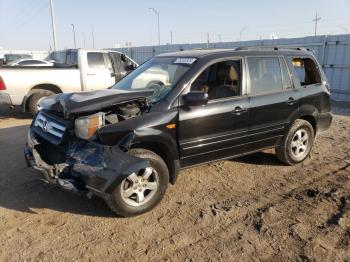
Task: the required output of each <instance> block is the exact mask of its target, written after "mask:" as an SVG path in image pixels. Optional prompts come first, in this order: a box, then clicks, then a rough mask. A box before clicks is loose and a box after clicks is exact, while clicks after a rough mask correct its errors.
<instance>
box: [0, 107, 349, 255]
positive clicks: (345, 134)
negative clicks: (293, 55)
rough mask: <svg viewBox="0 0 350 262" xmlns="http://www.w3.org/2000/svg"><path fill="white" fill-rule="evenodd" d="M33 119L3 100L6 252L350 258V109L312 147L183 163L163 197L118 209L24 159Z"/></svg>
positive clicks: (2, 247) (1, 216)
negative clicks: (295, 152) (295, 154)
mask: <svg viewBox="0 0 350 262" xmlns="http://www.w3.org/2000/svg"><path fill="white" fill-rule="evenodd" d="M29 123H30V119H28V118H26V116H24V115H22V114H20V113H15V114H14V113H13V112H8V111H6V110H4V109H0V232H1V234H0V261H56V260H57V261H66V260H84V261H134V260H138V261H256V260H264V261H271V260H273V261H287V260H289V261H290V260H292V261H350V117H349V116H335V118H334V122H333V125H332V128H331V129H330V130H329V131H327V132H325V133H322V134H321V135H319V136H318V138H317V140H316V144H315V147H314V149H313V151H312V154H311V157H310V158H309V159H307V160H306V161H305V162H304V163H303V164H300V165H298V166H294V167H288V166H284V165H282V164H281V163H280V162H278V160H277V159H276V157H275V155H274V154H273V151H272V150H268V151H265V152H262V153H257V154H254V155H251V156H246V157H242V158H238V159H235V160H229V161H220V162H216V163H212V164H208V165H204V166H201V167H196V168H192V169H188V170H185V171H182V172H181V174H180V176H179V178H178V181H177V183H176V185H175V186H170V187H169V189H168V192H167V194H166V197H165V198H164V200H163V201H162V203H161V204H160V205H159V206H158V207H157V208H155V209H154V210H153V211H151V212H150V213H147V214H145V215H142V216H139V217H135V218H128V219H122V218H116V217H115V216H114V215H113V213H112V212H110V211H109V209H108V208H107V207H106V205H105V204H104V203H103V202H102V201H100V200H99V199H97V198H93V199H92V200H89V199H87V198H86V197H82V196H78V195H74V194H71V193H67V192H64V191H61V190H60V189H58V188H55V187H53V186H49V185H47V184H45V183H44V182H42V181H40V180H39V179H38V178H39V177H38V176H37V174H36V172H35V171H32V170H29V169H28V168H27V167H26V164H25V161H24V157H23V145H24V141H25V136H26V132H27V128H28V125H29Z"/></svg>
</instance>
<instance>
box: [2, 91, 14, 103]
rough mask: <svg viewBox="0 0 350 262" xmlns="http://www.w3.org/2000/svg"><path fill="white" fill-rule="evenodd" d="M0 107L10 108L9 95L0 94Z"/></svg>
mask: <svg viewBox="0 0 350 262" xmlns="http://www.w3.org/2000/svg"><path fill="white" fill-rule="evenodd" d="M0 105H8V106H12V101H11V97H10V95H9V94H6V93H2V92H0Z"/></svg>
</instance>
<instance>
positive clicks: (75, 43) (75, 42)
mask: <svg viewBox="0 0 350 262" xmlns="http://www.w3.org/2000/svg"><path fill="white" fill-rule="evenodd" d="M70 25H71V26H72V29H73V37H74V48H75V49H77V41H76V40H75V27H74V24H70Z"/></svg>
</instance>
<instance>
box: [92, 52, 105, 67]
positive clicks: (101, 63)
mask: <svg viewBox="0 0 350 262" xmlns="http://www.w3.org/2000/svg"><path fill="white" fill-rule="evenodd" d="M87 60H88V65H89V67H90V68H95V69H96V68H106V66H105V60H104V57H103V53H92V52H90V53H88V54H87Z"/></svg>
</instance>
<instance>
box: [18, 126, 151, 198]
mask: <svg viewBox="0 0 350 262" xmlns="http://www.w3.org/2000/svg"><path fill="white" fill-rule="evenodd" d="M40 146H45V145H44V144H40V143H39V141H38V139H37V138H36V134H35V133H34V132H33V131H32V130H31V129H30V130H29V132H28V140H27V143H26V146H25V148H24V155H25V159H26V161H27V164H28V166H29V167H32V168H34V169H35V170H37V171H39V172H40V173H41V174H42V175H43V178H44V179H45V181H47V182H49V183H51V184H55V185H57V186H59V187H61V188H63V189H65V190H68V191H73V192H91V193H93V194H95V195H98V196H100V197H102V198H107V197H108V195H109V194H110V193H111V192H113V190H114V188H115V187H116V186H117V185H118V184H119V183H121V182H122V181H123V179H124V178H126V177H127V176H129V175H130V174H132V173H133V172H138V171H139V170H141V169H144V168H146V167H148V166H149V162H148V161H146V160H144V159H141V158H137V157H133V156H131V155H129V154H127V153H125V152H123V151H121V150H120V149H119V147H117V146H115V147H108V146H104V145H101V144H97V143H95V142H89V141H78V142H76V143H72V145H71V146H70V148H69V149H68V151H67V157H66V162H64V163H59V164H55V165H50V164H48V163H47V162H45V161H44V160H43V158H44V156H43V155H40V153H39V150H37V148H38V147H40Z"/></svg>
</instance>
